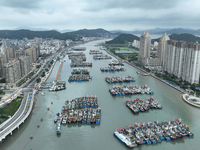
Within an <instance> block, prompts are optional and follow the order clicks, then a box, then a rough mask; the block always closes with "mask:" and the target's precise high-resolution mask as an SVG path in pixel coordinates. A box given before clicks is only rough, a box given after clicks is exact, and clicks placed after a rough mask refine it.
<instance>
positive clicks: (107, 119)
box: [0, 41, 200, 150]
mask: <svg viewBox="0 0 200 150" xmlns="http://www.w3.org/2000/svg"><path fill="white" fill-rule="evenodd" d="M97 42H102V41H93V42H89V43H86V44H83V45H80V46H84V47H86V48H87V49H86V51H84V53H85V54H86V57H87V62H92V63H93V66H92V68H88V69H89V70H90V75H91V76H92V80H91V81H89V82H72V83H69V82H67V83H66V86H67V89H66V90H64V91H59V92H48V91H47V90H43V91H44V92H45V93H46V95H45V96H42V95H41V94H38V95H37V96H36V97H37V102H36V105H35V108H34V109H33V111H32V114H31V115H30V117H29V118H28V119H27V120H26V121H25V123H24V124H23V125H21V126H20V128H19V130H18V129H17V130H15V131H14V132H13V135H12V136H8V137H7V138H6V139H5V140H4V141H3V142H2V143H0V148H1V150H13V149H15V150H23V149H24V150H29V149H32V150H38V149H42V150H56V149H75V150H80V149H87V150H90V149H97V150H98V149H116V150H118V149H119V150H121V149H129V148H127V147H125V146H124V145H123V144H122V143H121V142H120V141H119V140H118V139H117V138H115V137H114V136H113V132H114V131H115V130H116V128H119V127H125V126H126V125H127V126H128V125H129V124H134V123H136V122H137V123H140V122H152V121H157V120H158V121H159V122H161V121H169V120H174V119H176V118H177V117H178V118H179V117H181V118H182V119H183V123H186V124H187V125H189V126H190V129H191V131H192V132H193V133H194V138H189V137H184V138H180V139H177V140H174V141H169V142H167V141H162V142H161V143H157V144H154V145H153V144H151V145H146V144H145V145H139V146H138V147H136V148H134V149H148V150H152V149H154V150H155V149H156V150H157V149H158V150H159V149H163V150H165V149H166V150H168V149H185V150H188V149H199V148H200V145H199V144H198V139H199V138H200V130H199V127H200V120H199V118H200V114H199V109H197V108H194V107H192V106H190V105H188V104H186V103H185V102H184V101H183V100H182V99H181V95H180V94H179V93H178V92H177V91H175V90H174V89H172V88H170V87H169V86H167V85H165V84H164V83H162V82H160V81H158V80H156V79H154V78H152V77H151V76H142V74H141V73H140V74H137V73H136V72H137V71H139V70H137V69H136V68H134V67H132V66H130V65H127V64H125V66H124V67H125V68H126V71H125V72H101V71H100V67H106V66H108V63H109V62H110V60H93V55H90V54H89V51H90V49H95V50H98V49H99V48H98V47H95V46H94V44H96V43H97ZM103 53H104V54H106V52H105V51H103ZM113 59H114V58H113ZM65 60H66V62H65V63H64V65H63V69H62V75H61V80H62V81H67V80H68V78H69V76H70V74H71V71H72V68H71V67H70V65H69V64H70V60H69V59H68V56H66V58H65ZM58 67H59V62H57V63H56V65H55V67H54V70H53V72H52V74H51V76H50V77H49V79H48V80H47V82H52V81H53V80H55V77H56V74H57V70H58ZM139 72H140V71H139ZM127 75H131V76H133V77H134V78H135V80H136V82H134V83H133V82H131V83H121V84H113V85H112V84H108V83H107V82H105V77H106V76H127ZM145 84H147V85H148V86H150V88H151V89H152V90H153V92H154V95H153V96H152V97H153V98H154V99H156V100H158V102H159V104H161V105H162V106H163V109H162V110H150V111H149V112H144V113H140V114H139V115H134V114H133V113H132V112H131V111H130V110H129V109H128V108H127V107H126V105H125V100H127V99H128V100H133V99H135V98H137V97H138V98H147V97H148V95H145V94H144V95H132V96H120V97H113V96H112V95H111V94H110V93H109V91H108V90H109V88H111V87H112V86H117V85H120V86H122V85H130V86H132V85H138V86H140V85H145ZM84 95H86V96H87V95H88V96H90V95H93V96H95V95H96V96H97V98H98V100H99V107H100V108H101V110H102V115H101V124H100V125H85V124H73V123H72V124H70V125H68V124H66V125H61V135H60V136H57V134H56V125H55V124H54V122H53V120H54V117H55V114H56V113H57V112H60V111H61V107H62V106H63V105H64V103H65V101H66V100H71V99H73V98H75V97H79V96H84ZM51 102H53V104H51ZM47 108H50V110H49V111H47ZM41 118H43V121H42V122H41V121H40V119H41ZM38 124H39V125H40V127H39V128H38V127H37V125H38ZM31 135H33V139H32V140H31V139H30V136H31Z"/></svg>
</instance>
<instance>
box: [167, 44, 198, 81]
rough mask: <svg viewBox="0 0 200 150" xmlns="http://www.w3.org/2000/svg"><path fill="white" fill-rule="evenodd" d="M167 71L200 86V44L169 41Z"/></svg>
mask: <svg viewBox="0 0 200 150" xmlns="http://www.w3.org/2000/svg"><path fill="white" fill-rule="evenodd" d="M164 64H165V71H167V72H168V73H170V74H174V75H175V76H177V77H178V78H182V80H184V81H187V82H189V83H191V84H193V83H195V84H199V74H200V44H198V43H186V42H184V41H175V40H169V41H167V45H166V49H165V63H164Z"/></svg>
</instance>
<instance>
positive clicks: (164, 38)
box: [157, 33, 170, 66]
mask: <svg viewBox="0 0 200 150" xmlns="http://www.w3.org/2000/svg"><path fill="white" fill-rule="evenodd" d="M168 40H170V38H169V36H168V35H167V34H166V33H165V34H164V35H163V36H162V37H161V38H160V40H159V43H158V50H157V57H158V59H160V61H161V66H164V62H165V61H164V58H165V57H164V56H165V47H166V45H167V41H168Z"/></svg>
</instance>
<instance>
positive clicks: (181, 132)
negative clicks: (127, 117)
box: [114, 119, 194, 148]
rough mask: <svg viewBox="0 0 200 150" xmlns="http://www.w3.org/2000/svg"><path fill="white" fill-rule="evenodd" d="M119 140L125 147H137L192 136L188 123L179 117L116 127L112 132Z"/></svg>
mask: <svg viewBox="0 0 200 150" xmlns="http://www.w3.org/2000/svg"><path fill="white" fill-rule="evenodd" d="M114 136H115V137H117V138H118V139H119V140H120V142H122V143H123V144H125V145H126V146H127V147H130V148H132V147H137V146H138V145H142V144H156V143H161V142H162V141H163V140H166V141H171V140H172V139H173V140H175V139H179V138H182V137H185V136H188V137H194V134H193V133H192V132H191V130H190V128H189V126H188V125H186V124H184V123H182V122H181V119H175V120H171V121H168V122H161V123H158V121H153V122H148V123H146V122H144V123H135V124H133V125H131V124H130V125H129V126H126V127H125V128H121V127H120V128H118V129H117V131H115V132H114Z"/></svg>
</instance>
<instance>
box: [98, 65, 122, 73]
mask: <svg viewBox="0 0 200 150" xmlns="http://www.w3.org/2000/svg"><path fill="white" fill-rule="evenodd" d="M100 70H101V71H102V72H109V71H113V72H114V71H126V69H125V68H124V67H115V66H113V67H111V66H108V67H101V68H100Z"/></svg>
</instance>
